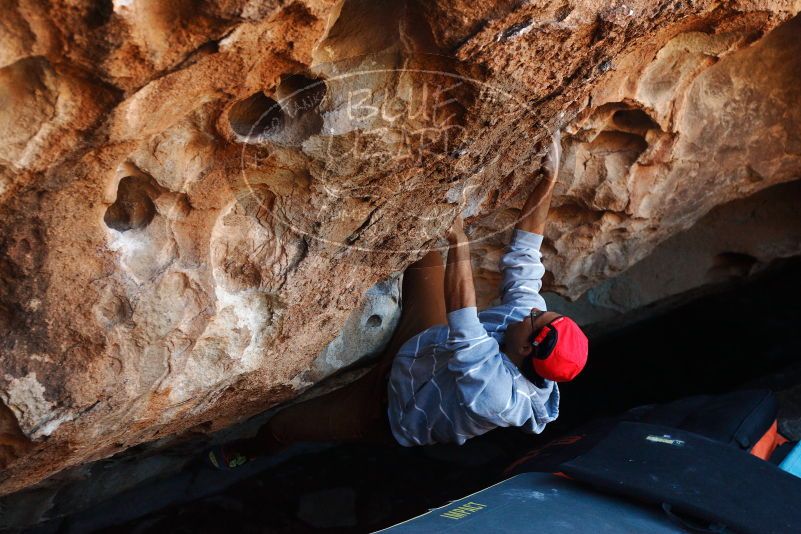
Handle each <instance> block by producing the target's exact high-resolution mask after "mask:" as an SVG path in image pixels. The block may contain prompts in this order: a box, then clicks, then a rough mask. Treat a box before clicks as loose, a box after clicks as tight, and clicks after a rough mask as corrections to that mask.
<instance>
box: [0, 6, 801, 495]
mask: <svg viewBox="0 0 801 534" xmlns="http://www.w3.org/2000/svg"><path fill="white" fill-rule="evenodd" d="M799 10H801V3H799V2H798V1H789V0H788V1H767V0H764V1H759V0H749V1H740V2H732V3H727V4H720V3H716V2H709V1H698V2H693V3H687V2H675V3H666V2H660V3H654V2H647V1H632V2H627V3H626V4H625V5H624V4H622V3H617V2H615V3H612V2H609V3H606V2H604V3H597V2H589V1H583V2H582V1H579V2H545V1H536V2H531V3H520V2H506V1H498V2H494V3H487V4H486V5H484V6H480V7H476V6H473V5H472V3H467V2H465V3H462V2H458V1H457V2H425V3H421V4H420V5H418V4H416V3H411V2H409V3H405V2H400V1H398V2H388V1H380V2H376V1H367V0H348V1H346V2H344V3H338V2H334V1H333V0H307V1H299V2H292V3H278V2H254V1H245V0H230V1H226V2H217V3H212V2H208V3H207V2H190V1H184V0H178V1H175V2H162V1H156V0H152V1H150V0H134V1H132V2H128V1H116V0H115V1H114V2H105V1H104V2H94V1H92V2H90V1H76V2H70V3H65V4H64V5H53V6H50V5H45V4H44V3H35V2H29V1H27V0H21V1H19V2H7V3H6V4H4V12H5V15H6V16H5V17H4V19H3V21H2V22H0V131H2V132H3V140H4V141H5V142H4V143H3V146H2V147H0V220H2V225H3V232H2V236H0V351H2V352H0V400H2V402H1V403H0V466H2V468H3V469H4V470H3V474H2V481H1V482H0V492H3V493H6V492H10V491H14V490H17V489H20V488H22V487H25V486H28V485H30V484H32V483H35V482H37V481H39V480H41V479H43V478H44V477H46V476H48V475H50V474H52V473H54V472H57V471H59V470H61V469H64V468H65V467H68V466H72V465H76V464H80V463H83V462H87V461H90V460H95V459H99V458H103V457H105V456H108V455H110V454H113V453H114V452H116V451H119V450H122V449H125V448H127V447H130V446H132V445H135V444H138V443H141V442H144V441H149V440H154V439H158V438H161V437H164V436H169V435H173V434H176V433H179V432H184V431H192V432H210V431H213V430H215V429H218V428H220V427H222V426H225V425H227V424H229V423H231V422H232V421H234V420H237V419H241V418H244V417H247V416H249V415H252V414H254V413H256V412H258V411H260V410H263V409H265V408H267V407H269V406H271V405H274V404H276V403H278V402H281V401H284V400H287V399H289V398H292V397H294V396H296V395H297V394H298V393H299V391H300V389H302V387H303V386H302V385H303V384H305V383H306V382H307V381H312V380H316V379H317V378H318V377H319V376H322V375H320V374H315V373H319V372H320V368H319V365H317V364H315V363H314V362H315V359H316V358H317V357H318V355H319V354H320V352H321V350H323V349H324V347H326V345H327V344H328V343H329V342H331V341H332V340H334V339H335V338H336V336H337V335H338V333H339V331H340V329H341V328H342V326H343V324H344V323H345V321H346V319H347V318H348V316H349V314H351V312H352V310H354V309H356V308H357V307H358V305H359V304H360V303H361V302H362V301H363V300H364V295H365V293H366V291H367V290H368V288H370V287H371V286H373V285H374V284H375V283H377V282H379V281H380V280H384V279H386V278H388V277H390V276H391V275H393V273H397V272H399V271H400V270H402V269H403V267H404V266H405V265H407V264H408V263H410V262H411V261H413V260H414V259H416V258H417V257H419V255H420V251H421V250H424V249H426V248H427V247H430V246H433V245H436V243H437V240H438V236H439V235H440V234H441V232H442V231H443V230H444V229H445V228H447V227H448V226H449V225H450V224H451V221H452V220H453V218H454V217H455V216H456V214H457V213H458V212H462V213H463V214H464V215H465V216H467V217H468V222H469V223H470V224H471V232H472V235H473V237H474V238H475V239H476V240H477V242H476V252H477V260H478V261H479V263H480V265H479V266H480V267H481V266H483V265H484V263H481V262H485V261H489V260H491V259H492V257H493V256H497V249H498V244H499V243H500V242H501V238H502V236H503V232H504V231H505V230H507V229H508V227H509V225H510V224H511V223H513V222H514V219H515V217H516V214H515V212H514V206H515V205H519V203H520V201H521V200H522V197H523V195H524V194H525V191H526V190H527V189H528V188H530V187H531V185H532V184H533V183H534V181H535V180H534V179H533V178H532V174H533V171H534V169H536V168H537V166H538V164H539V160H540V158H541V146H542V141H543V139H544V138H545V136H546V135H547V130H548V129H549V128H553V127H555V126H560V127H565V128H566V129H567V132H568V134H569V135H567V136H566V137H565V160H564V173H563V174H562V175H561V176H560V183H559V186H558V189H557V196H556V199H555V207H556V209H555V211H554V217H553V220H554V223H553V224H552V225H551V226H550V228H549V230H548V236H547V238H548V239H547V241H546V246H545V250H546V252H547V253H548V255H549V266H550V267H551V268H552V269H553V273H552V278H551V279H550V280H549V286H550V288H551V289H552V290H554V291H556V292H558V293H559V294H561V295H564V296H567V297H571V298H575V297H578V296H579V295H581V294H582V293H583V292H585V291H586V290H588V289H590V288H591V287H593V286H595V285H596V284H598V283H600V282H602V281H604V280H607V279H609V278H610V277H612V276H615V275H617V274H619V273H621V272H623V271H624V270H625V269H626V268H627V267H629V266H631V265H632V264H634V263H636V262H637V261H639V260H641V259H643V258H645V257H646V256H647V255H648V254H649V253H650V252H651V251H652V250H653V249H654V247H656V246H657V245H658V244H659V243H660V242H662V241H664V240H665V239H667V238H668V237H670V236H671V235H674V234H676V233H678V232H680V231H681V230H684V229H687V228H689V227H690V226H691V225H692V224H693V223H694V222H695V221H697V220H698V219H699V218H701V217H702V216H703V215H704V214H705V213H707V212H708V211H709V210H710V209H712V208H713V207H714V206H716V205H718V204H721V203H724V202H727V201H730V200H733V199H737V198H742V197H746V196H749V195H751V194H753V193H755V192H757V191H759V190H761V189H764V188H766V187H768V186H770V185H773V184H777V183H780V182H785V181H789V180H791V179H794V178H797V177H798V175H799V169H801V139H800V138H799V131H801V130H799V128H798V125H799V124H800V123H801V116H800V115H799V114H801V110H800V109H799V107H798V106H797V103H798V102H799V101H800V100H801V93H800V91H801V89H799V88H800V87H801V84H799V83H798V82H799V73H801V63H800V61H801V59H800V58H801V39H799V31H801V30H800V29H799V28H801V26H800V25H799V22H798V20H797V19H794V20H793V21H792V22H790V23H788V24H785V25H783V26H781V27H779V28H778V29H777V30H776V31H774V32H773V33H769V34H768V32H769V31H770V30H772V29H773V28H774V27H776V26H777V25H778V24H780V23H782V22H783V21H786V20H788V19H790V18H791V17H792V16H794V15H795V14H796V13H797V12H798V11H799ZM766 34H767V36H766ZM780 255H782V252H776V253H775V254H774V256H780ZM768 256H770V254H768ZM768 259H770V258H768V257H766V258H765V260H768ZM479 277H480V278H481V280H483V281H486V282H488V283H489V282H491V281H492V279H493V274H492V269H491V268H489V267H487V268H486V269H485V268H481V269H479ZM483 294H484V295H488V294H489V293H488V291H487V290H486V289H484V290H483ZM379 338H380V336H377V337H376V338H375V339H374V340H371V341H369V342H370V343H373V342H375V343H376V345H379V344H380V341H381V340H380V339H379ZM328 356H331V354H328ZM335 359H338V360H339V361H342V362H343V363H344V362H345V360H343V359H342V358H340V357H339V356H337V357H336V358H335ZM318 363H319V361H318Z"/></svg>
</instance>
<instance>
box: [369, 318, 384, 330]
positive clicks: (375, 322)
mask: <svg viewBox="0 0 801 534" xmlns="http://www.w3.org/2000/svg"><path fill="white" fill-rule="evenodd" d="M383 322H384V321H383V320H382V319H381V316H380V315H371V316H370V317H368V318H367V326H369V327H370V328H378V327H379V326H381V323H383Z"/></svg>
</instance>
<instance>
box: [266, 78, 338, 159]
mask: <svg viewBox="0 0 801 534" xmlns="http://www.w3.org/2000/svg"><path fill="white" fill-rule="evenodd" d="M325 94H326V85H325V82H323V81H322V80H319V79H316V78H309V77H307V76H304V75H302V74H292V75H289V76H286V77H285V78H283V79H282V80H281V83H280V84H279V85H278V87H277V88H276V90H275V96H276V98H277V99H278V101H279V102H280V103H281V108H282V110H283V112H284V129H283V130H282V131H281V132H280V134H279V135H277V136H273V138H272V140H274V141H276V142H279V143H283V144H286V145H291V146H294V145H299V144H301V143H302V142H303V141H305V140H306V139H308V138H309V137H311V136H312V135H315V134H318V133H320V131H321V130H322V128H323V117H322V116H321V115H320V110H319V107H320V104H321V103H322V101H323V98H325Z"/></svg>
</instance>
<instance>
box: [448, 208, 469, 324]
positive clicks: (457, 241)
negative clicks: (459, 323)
mask: <svg viewBox="0 0 801 534" xmlns="http://www.w3.org/2000/svg"><path fill="white" fill-rule="evenodd" d="M447 238H448V244H449V246H450V248H449V249H448V262H447V265H446V266H445V308H446V311H447V312H448V313H450V312H452V311H456V310H461V309H462V308H469V307H475V305H476V289H475V287H474V286H473V270H472V269H471V267H470V245H469V244H468V242H467V236H465V234H464V228H463V223H462V218H461V217H459V218H457V219H456V221H455V222H454V223H453V226H452V227H451V229H450V230H449V231H448V234H447Z"/></svg>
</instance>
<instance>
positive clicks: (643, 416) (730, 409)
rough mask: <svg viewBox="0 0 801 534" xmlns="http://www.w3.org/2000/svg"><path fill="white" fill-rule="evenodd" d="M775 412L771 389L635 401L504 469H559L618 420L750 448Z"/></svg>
mask: <svg viewBox="0 0 801 534" xmlns="http://www.w3.org/2000/svg"><path fill="white" fill-rule="evenodd" d="M777 412H778V403H777V402H776V396H775V395H774V394H773V392H771V391H770V390H743V391H734V392H731V393H726V394H724V395H696V396H693V397H687V398H684V399H679V400H677V401H673V402H670V403H667V404H659V405H648V406H640V407H638V408H634V409H632V410H629V411H628V412H625V413H624V414H622V415H620V416H618V417H614V418H607V419H599V420H596V421H593V422H591V423H589V424H587V425H584V426H582V427H580V428H579V429H578V430H576V431H574V432H572V433H571V435H570V436H567V439H565V438H560V439H557V440H554V441H552V442H550V443H548V444H546V445H545V446H544V447H541V448H539V449H536V450H534V451H531V452H530V453H528V454H527V455H525V456H524V457H523V458H522V459H521V460H520V461H518V462H517V463H516V464H515V465H514V466H513V467H512V468H511V469H510V470H509V471H508V473H523V472H526V471H558V466H559V465H560V464H562V463H563V462H565V461H567V460H569V459H571V458H574V457H576V456H578V455H579V454H583V453H584V452H585V451H587V450H589V449H590V448H592V447H593V446H594V445H595V443H597V442H598V441H600V440H601V439H602V438H603V437H604V436H605V435H606V433H607V432H609V430H610V429H612V428H614V427H615V425H616V424H617V423H618V422H621V421H633V422H641V423H649V424H655V425H662V426H665V427H670V428H675V429H678V430H687V431H690V432H694V433H696V434H698V435H700V436H704V437H707V438H709V439H713V440H716V441H718V442H720V443H723V444H725V445H729V446H732V447H735V448H737V449H741V450H750V449H751V447H752V446H753V445H754V444H755V443H756V442H757V441H759V438H761V437H762V436H763V435H764V434H765V432H767V431H768V430H769V429H770V426H771V425H772V424H773V422H774V421H775V420H776V414H777ZM578 437H581V439H580V440H579V439H578Z"/></svg>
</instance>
